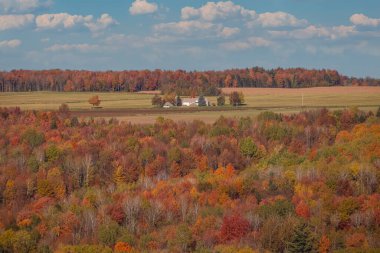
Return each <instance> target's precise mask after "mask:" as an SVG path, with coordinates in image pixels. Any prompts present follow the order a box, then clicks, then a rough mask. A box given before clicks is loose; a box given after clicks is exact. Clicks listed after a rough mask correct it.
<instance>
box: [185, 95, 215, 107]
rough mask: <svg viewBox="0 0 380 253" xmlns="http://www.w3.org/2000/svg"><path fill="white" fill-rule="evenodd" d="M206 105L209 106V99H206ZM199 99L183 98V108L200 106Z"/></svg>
mask: <svg viewBox="0 0 380 253" xmlns="http://www.w3.org/2000/svg"><path fill="white" fill-rule="evenodd" d="M204 99H205V102H206V105H207V106H208V105H209V102H208V99H207V98H204ZM198 101H199V97H197V98H182V106H198V105H199V104H198Z"/></svg>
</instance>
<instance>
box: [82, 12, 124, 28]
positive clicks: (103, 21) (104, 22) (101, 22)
mask: <svg viewBox="0 0 380 253" xmlns="http://www.w3.org/2000/svg"><path fill="white" fill-rule="evenodd" d="M114 24H118V22H117V21H116V20H115V19H113V18H112V17H111V16H110V15H109V14H107V13H105V14H102V15H101V16H100V18H98V19H97V20H96V22H89V23H86V24H85V26H86V27H88V29H90V30H91V31H92V32H99V31H101V30H104V29H106V28H107V27H109V26H111V25H114Z"/></svg>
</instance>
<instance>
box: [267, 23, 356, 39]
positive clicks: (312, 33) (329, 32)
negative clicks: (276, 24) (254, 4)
mask: <svg viewBox="0 0 380 253" xmlns="http://www.w3.org/2000/svg"><path fill="white" fill-rule="evenodd" d="M355 33H357V31H356V30H355V27H353V26H333V27H323V26H321V27H318V26H314V25H310V26H308V27H306V28H302V29H296V30H292V31H269V34H271V35H272V36H274V37H287V38H293V39H311V38H323V37H324V38H330V39H333V40H335V39H338V38H343V37H347V36H349V35H352V34H355Z"/></svg>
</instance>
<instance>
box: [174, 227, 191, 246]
mask: <svg viewBox="0 0 380 253" xmlns="http://www.w3.org/2000/svg"><path fill="white" fill-rule="evenodd" d="M192 241H193V240H192V235H191V230H190V229H189V227H188V226H187V225H186V224H181V225H179V226H178V228H177V235H176V238H175V242H176V244H177V245H178V246H180V247H181V249H182V252H187V251H188V248H189V246H190V244H191V242H192Z"/></svg>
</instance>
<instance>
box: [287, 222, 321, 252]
mask: <svg viewBox="0 0 380 253" xmlns="http://www.w3.org/2000/svg"><path fill="white" fill-rule="evenodd" d="M288 251H289V252H294V253H309V252H317V249H316V242H315V238H314V236H313V235H312V233H311V231H310V229H309V227H308V225H307V224H306V223H301V224H300V225H298V226H297V227H296V229H295V231H294V234H293V238H292V239H291V241H290V242H289V248H288Z"/></svg>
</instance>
